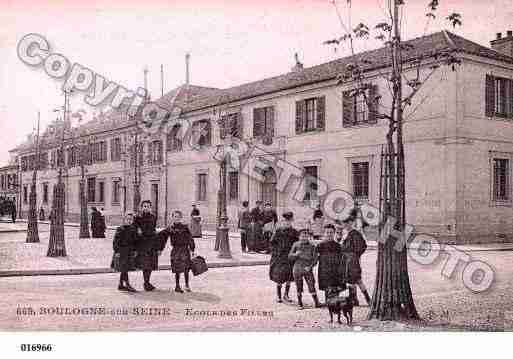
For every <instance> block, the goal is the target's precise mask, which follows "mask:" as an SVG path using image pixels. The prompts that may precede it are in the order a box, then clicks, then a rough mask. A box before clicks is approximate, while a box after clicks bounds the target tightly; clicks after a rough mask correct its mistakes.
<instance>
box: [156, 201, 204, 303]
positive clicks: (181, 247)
mask: <svg viewBox="0 0 513 359" xmlns="http://www.w3.org/2000/svg"><path fill="white" fill-rule="evenodd" d="M159 237H160V238H161V247H160V248H161V250H164V247H165V245H166V242H167V238H168V237H169V242H170V244H171V246H172V247H173V248H172V249H171V271H172V272H173V273H174V274H175V282H176V286H175V292H177V293H183V290H182V288H181V287H180V274H181V273H183V276H184V280H185V291H186V292H190V291H191V288H190V286H189V271H190V270H191V268H192V262H191V258H192V257H193V256H194V250H195V247H196V246H195V245H194V239H193V238H192V236H191V232H190V231H189V228H188V227H187V225H185V224H183V223H182V212H180V211H174V212H173V214H172V216H171V225H170V226H169V227H168V228H166V229H164V230H162V231H161V232H160V233H159Z"/></svg>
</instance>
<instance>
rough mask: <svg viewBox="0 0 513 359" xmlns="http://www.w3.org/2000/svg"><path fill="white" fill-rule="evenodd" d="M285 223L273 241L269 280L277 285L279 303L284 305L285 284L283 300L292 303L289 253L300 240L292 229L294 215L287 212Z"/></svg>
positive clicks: (284, 215)
mask: <svg viewBox="0 0 513 359" xmlns="http://www.w3.org/2000/svg"><path fill="white" fill-rule="evenodd" d="M283 218H284V219H285V221H284V222H283V223H282V225H281V227H280V228H278V229H277V230H276V232H275V234H274V236H273V237H272V239H271V243H270V244H271V250H272V251H271V266H270V267H269V278H270V279H271V280H272V281H273V282H275V283H276V292H277V295H278V303H282V298H281V289H282V285H283V283H285V295H284V296H283V300H284V301H286V302H291V300H290V298H289V290H290V282H292V281H293V280H294V276H293V275H292V263H291V261H290V260H289V252H290V249H291V248H292V245H293V244H294V243H295V242H296V241H297V240H298V239H299V233H298V231H296V230H295V229H294V228H292V221H293V220H294V214H293V213H292V212H286V213H284V214H283Z"/></svg>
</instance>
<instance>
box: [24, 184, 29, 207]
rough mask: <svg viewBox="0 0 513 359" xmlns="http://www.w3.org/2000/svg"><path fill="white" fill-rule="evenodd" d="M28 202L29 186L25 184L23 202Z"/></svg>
mask: <svg viewBox="0 0 513 359" xmlns="http://www.w3.org/2000/svg"><path fill="white" fill-rule="evenodd" d="M27 202H28V187H27V185H24V186H23V203H27Z"/></svg>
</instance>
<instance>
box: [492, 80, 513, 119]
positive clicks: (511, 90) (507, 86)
mask: <svg viewBox="0 0 513 359" xmlns="http://www.w3.org/2000/svg"><path fill="white" fill-rule="evenodd" d="M485 115H486V116H487V117H502V118H513V80H511V79H507V78H504V77H497V76H492V75H486V81H485Z"/></svg>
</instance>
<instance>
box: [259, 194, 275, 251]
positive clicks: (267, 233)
mask: <svg viewBox="0 0 513 359" xmlns="http://www.w3.org/2000/svg"><path fill="white" fill-rule="evenodd" d="M262 222H263V234H262V236H263V238H262V247H261V248H260V250H261V251H262V252H264V253H267V254H269V253H271V248H270V240H271V237H272V235H273V233H274V230H275V227H276V222H278V215H277V214H276V211H275V210H274V209H273V207H272V205H271V203H269V202H268V203H266V204H265V207H264V212H263V216H262Z"/></svg>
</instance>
